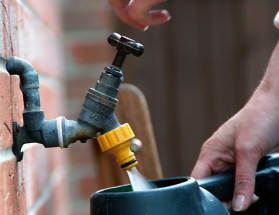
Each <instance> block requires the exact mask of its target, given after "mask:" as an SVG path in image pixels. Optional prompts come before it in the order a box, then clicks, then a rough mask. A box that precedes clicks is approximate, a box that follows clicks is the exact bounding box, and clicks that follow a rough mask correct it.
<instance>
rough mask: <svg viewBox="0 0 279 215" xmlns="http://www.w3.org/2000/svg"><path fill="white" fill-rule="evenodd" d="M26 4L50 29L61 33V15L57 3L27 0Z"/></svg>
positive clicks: (50, 0)
mask: <svg viewBox="0 0 279 215" xmlns="http://www.w3.org/2000/svg"><path fill="white" fill-rule="evenodd" d="M26 4H27V6H28V7H29V8H31V10H32V11H33V13H35V14H36V15H37V16H38V17H39V18H40V19H41V20H42V22H43V23H45V24H46V25H47V26H48V27H49V28H50V29H52V30H53V31H54V32H55V33H57V34H60V33H61V26H62V24H61V14H60V10H59V5H58V2H57V1H54V0H48V1H37V0H26ZM50 14H51V15H50Z"/></svg>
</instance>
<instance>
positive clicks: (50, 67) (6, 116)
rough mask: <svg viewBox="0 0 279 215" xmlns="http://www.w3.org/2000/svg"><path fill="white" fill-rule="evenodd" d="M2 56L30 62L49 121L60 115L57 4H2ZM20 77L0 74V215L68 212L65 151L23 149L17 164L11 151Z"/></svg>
mask: <svg viewBox="0 0 279 215" xmlns="http://www.w3.org/2000/svg"><path fill="white" fill-rule="evenodd" d="M0 3H1V4H0V8H1V10H0V55H1V56H5V57H9V56H12V55H15V56H19V57H21V58H24V59H26V60H27V61H29V62H30V63H31V64H32V65H33V66H34V68H35V69H36V71H37V72H38V73H39V77H40V94H41V105H42V109H43V110H44V111H45V116H46V118H47V119H51V118H56V117H57V116H60V115H64V112H65V109H64V107H63V106H64V101H63V98H64V84H63V81H64V73H63V69H62V66H61V65H62V63H63V58H62V49H61V47H62V45H61V42H62V31H61V27H60V26H61V21H60V15H61V14H60V12H59V11H60V8H59V5H57V1H55V0H47V1H46V0H44V1H37V0H25V1H24V0H17V1H15V0H1V2H0ZM22 110H23V104H22V94H21V92H20V90H19V79H18V77H15V76H12V77H11V76H10V75H9V74H7V72H6V71H4V70H3V69H1V70H0V214H1V215H2V214H3V215H7V214H9V215H10V214H11V215H20V214H30V215H31V214H40V215H44V214H59V215H63V214H69V211H68V208H69V207H68V206H67V203H68V200H67V196H68V194H67V180H66V177H67V175H68V172H69V171H68V168H67V166H66V161H67V154H68V152H67V150H61V149H60V148H55V149H45V148H44V147H42V146H41V145H39V144H28V146H26V147H24V158H23V161H22V162H20V163H17V162H16V159H15V157H14V155H13V154H12V152H11V146H12V143H13V139H12V121H13V120H15V121H17V122H18V123H20V124H21V125H22V123H23V122H22V116H21V115H22Z"/></svg>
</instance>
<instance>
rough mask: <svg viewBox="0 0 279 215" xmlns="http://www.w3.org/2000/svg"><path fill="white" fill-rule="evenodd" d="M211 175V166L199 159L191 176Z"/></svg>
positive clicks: (196, 177)
mask: <svg viewBox="0 0 279 215" xmlns="http://www.w3.org/2000/svg"><path fill="white" fill-rule="evenodd" d="M210 175H211V170H210V168H209V167H208V166H207V165H206V164H204V163H203V162H201V161H197V163H196V165H195V167H194V169H193V171H192V173H191V177H193V178H195V179H199V178H204V177H207V176H210Z"/></svg>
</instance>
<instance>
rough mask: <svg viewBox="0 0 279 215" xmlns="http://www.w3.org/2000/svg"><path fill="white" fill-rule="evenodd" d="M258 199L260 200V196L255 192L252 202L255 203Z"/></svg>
mask: <svg viewBox="0 0 279 215" xmlns="http://www.w3.org/2000/svg"><path fill="white" fill-rule="evenodd" d="M258 200H259V197H258V196H257V195H256V194H254V195H253V199H252V204H253V203H255V202H256V201H258Z"/></svg>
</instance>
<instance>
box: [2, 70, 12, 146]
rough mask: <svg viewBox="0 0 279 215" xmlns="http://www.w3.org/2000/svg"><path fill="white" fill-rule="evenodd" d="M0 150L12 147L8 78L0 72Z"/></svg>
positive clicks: (6, 74) (7, 75) (4, 73)
mask: <svg viewBox="0 0 279 215" xmlns="http://www.w3.org/2000/svg"><path fill="white" fill-rule="evenodd" d="M0 83H1V84H0V148H6V147H10V146H11V145H12V130H13V129H12V117H11V116H12V105H11V93H10V77H9V74H8V73H6V72H2V71H0Z"/></svg>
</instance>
